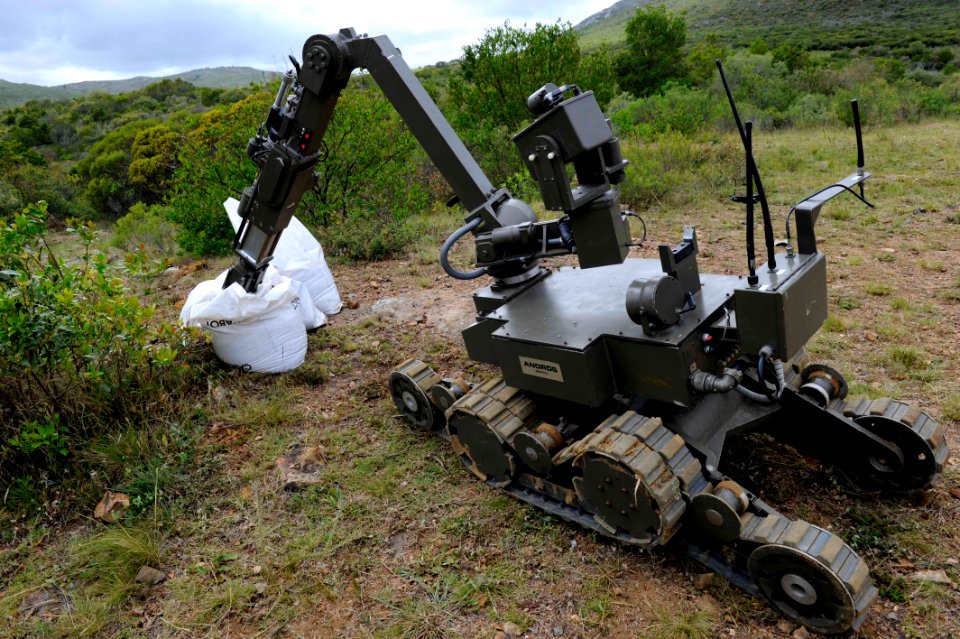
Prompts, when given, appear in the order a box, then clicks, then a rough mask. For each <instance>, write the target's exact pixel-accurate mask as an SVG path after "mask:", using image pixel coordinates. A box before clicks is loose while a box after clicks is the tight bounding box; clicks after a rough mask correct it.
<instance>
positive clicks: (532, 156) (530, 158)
mask: <svg viewBox="0 0 960 639" xmlns="http://www.w3.org/2000/svg"><path fill="white" fill-rule="evenodd" d="M536 159H537V156H536V154H534V153H531V154H530V155H528V156H527V160H528V161H529V162H533V161H534V160H536Z"/></svg>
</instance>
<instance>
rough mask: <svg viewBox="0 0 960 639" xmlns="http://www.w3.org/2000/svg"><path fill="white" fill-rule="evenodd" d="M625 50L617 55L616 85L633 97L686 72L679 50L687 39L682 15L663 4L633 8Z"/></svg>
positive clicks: (675, 78) (654, 90)
mask: <svg viewBox="0 0 960 639" xmlns="http://www.w3.org/2000/svg"><path fill="white" fill-rule="evenodd" d="M626 40H627V50H626V51H624V52H623V53H621V54H620V55H619V56H617V61H616V68H617V75H618V77H619V79H620V86H621V87H622V88H623V89H625V90H626V91H629V92H630V93H632V94H633V95H635V96H637V97H642V96H647V95H650V94H652V93H656V92H657V91H658V90H659V89H660V87H662V86H663V85H664V84H666V83H667V82H668V81H670V80H680V79H683V78H684V77H685V75H686V69H685V68H684V58H683V54H682V53H681V49H682V48H683V45H684V43H685V42H686V40H687V21H686V18H685V17H684V15H683V14H682V13H681V14H673V15H671V14H670V13H668V12H667V9H666V7H664V6H663V5H647V6H645V7H641V8H639V9H637V13H636V14H635V15H634V16H633V17H632V18H630V20H629V21H628V22H627V27H626Z"/></svg>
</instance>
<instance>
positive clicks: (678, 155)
mask: <svg viewBox="0 0 960 639" xmlns="http://www.w3.org/2000/svg"><path fill="white" fill-rule="evenodd" d="M623 152H624V156H626V157H627V158H628V159H629V160H630V167H629V168H628V169H627V179H626V181H625V182H624V183H623V184H622V185H621V193H622V198H623V202H624V204H626V205H627V206H634V207H638V208H643V207H646V206H650V205H654V204H659V203H662V202H663V201H664V200H667V199H668V200H669V201H670V202H671V203H673V204H686V203H689V202H693V201H696V200H697V199H698V198H710V199H714V198H716V197H723V196H727V195H729V194H730V192H731V191H732V190H733V186H734V185H735V184H736V183H737V180H738V179H740V178H742V172H743V168H742V166H741V165H742V158H741V155H742V151H740V149H739V147H738V146H737V144H736V143H735V142H734V141H733V140H727V141H725V142H712V141H696V140H694V139H691V138H689V137H687V136H685V135H683V134H681V133H676V132H672V131H670V132H667V133H664V134H663V135H661V136H658V137H657V138H656V139H655V140H654V141H652V142H649V143H645V144H636V143H632V142H628V141H625V142H624V145H623ZM681 186H682V187H683V188H681Z"/></svg>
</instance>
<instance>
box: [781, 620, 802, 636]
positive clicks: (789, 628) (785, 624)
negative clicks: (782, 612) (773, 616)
mask: <svg viewBox="0 0 960 639" xmlns="http://www.w3.org/2000/svg"><path fill="white" fill-rule="evenodd" d="M796 627H797V624H795V623H793V622H792V621H788V620H786V619H781V620H780V621H778V622H777V630H779V631H780V632H782V633H783V634H785V635H789V634H790V633H791V632H793V631H794V630H795V629H796Z"/></svg>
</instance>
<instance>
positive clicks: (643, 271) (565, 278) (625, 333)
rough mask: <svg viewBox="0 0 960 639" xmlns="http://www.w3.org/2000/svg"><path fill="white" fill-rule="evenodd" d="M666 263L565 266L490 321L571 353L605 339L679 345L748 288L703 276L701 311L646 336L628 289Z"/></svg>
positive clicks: (514, 336)
mask: <svg viewBox="0 0 960 639" xmlns="http://www.w3.org/2000/svg"><path fill="white" fill-rule="evenodd" d="M662 274H663V270H662V269H661V266H660V260H654V259H629V260H626V261H625V262H623V263H622V264H615V265H612V266H601V267H597V268H590V269H581V268H577V267H570V266H565V267H562V268H560V269H559V270H557V271H555V272H554V273H553V274H552V275H551V276H550V277H548V278H545V279H544V280H543V281H541V282H539V283H537V284H536V285H535V286H532V287H531V288H530V290H528V291H526V292H524V293H523V294H522V295H520V296H518V297H517V298H516V299H514V300H511V301H510V302H508V303H506V304H504V305H503V306H501V307H500V308H499V309H497V310H496V311H493V312H492V313H490V315H489V316H488V317H491V318H493V319H498V320H505V324H504V325H503V326H501V327H500V328H498V329H497V330H496V331H494V332H493V335H494V336H497V337H504V338H507V339H511V340H520V341H527V342H532V343H536V344H543V345H550V346H558V347H561V348H570V349H579V350H583V349H585V348H586V347H587V346H588V345H589V344H590V343H591V342H593V341H594V340H596V339H597V338H599V337H600V336H602V335H612V336H622V337H625V338H628V339H635V340H638V341H644V342H651V343H659V344H678V343H680V342H681V341H683V340H684V339H685V338H686V337H687V336H688V335H689V334H690V333H691V332H693V331H696V330H697V329H698V328H699V327H700V325H701V324H702V323H703V321H704V320H705V319H707V318H708V317H710V316H711V315H713V314H714V313H715V312H716V311H717V310H718V309H719V308H720V307H721V306H723V305H724V303H725V302H726V301H727V300H729V299H730V298H731V297H732V296H733V291H734V289H736V288H738V287H741V286H743V285H744V284H745V280H744V278H742V277H739V276H736V275H711V274H701V275H700V281H701V285H702V288H701V290H700V291H699V292H698V293H697V294H696V295H695V296H694V297H695V300H696V302H697V308H696V310H694V311H690V312H688V313H684V314H683V315H682V316H681V320H680V322H679V323H678V324H675V325H673V326H671V327H669V328H666V329H664V330H662V331H659V332H658V333H657V334H656V335H655V336H648V335H644V333H643V328H642V327H640V325H638V324H634V323H633V321H632V320H631V319H630V317H629V316H628V315H627V308H626V295H627V287H628V286H630V283H631V282H632V281H633V280H635V279H638V278H650V277H656V276H658V275H662Z"/></svg>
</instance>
